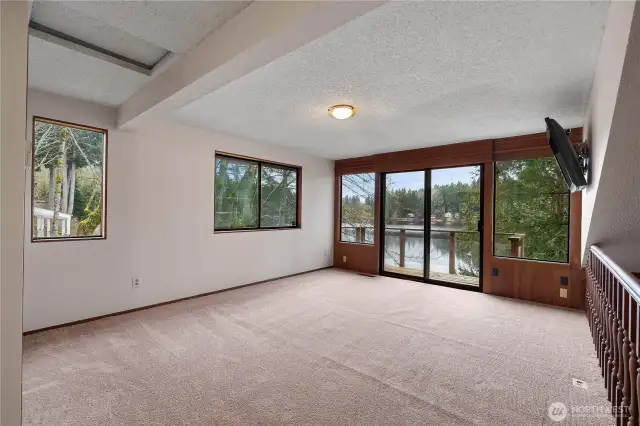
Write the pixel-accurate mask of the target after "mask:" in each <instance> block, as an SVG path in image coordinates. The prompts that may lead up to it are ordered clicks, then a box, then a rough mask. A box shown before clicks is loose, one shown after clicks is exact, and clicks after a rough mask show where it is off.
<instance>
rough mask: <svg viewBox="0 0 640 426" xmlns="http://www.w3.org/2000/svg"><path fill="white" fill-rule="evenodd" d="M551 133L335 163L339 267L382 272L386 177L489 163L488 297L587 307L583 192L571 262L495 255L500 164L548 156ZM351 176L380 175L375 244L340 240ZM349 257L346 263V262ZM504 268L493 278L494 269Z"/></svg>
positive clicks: (574, 203)
mask: <svg viewBox="0 0 640 426" xmlns="http://www.w3.org/2000/svg"><path fill="white" fill-rule="evenodd" d="M582 136H583V134H582V129H581V128H576V129H572V132H571V141H572V142H573V143H579V142H581V141H582ZM551 155H553V153H552V151H551V149H550V148H549V146H548V142H547V137H546V133H535V134H531V135H522V136H514V137H508V138H498V139H494V140H480V141H473V142H465V143H460V144H453V145H444V146H438V147H430V148H422V149H414V150H408V151H399V152H390V153H384V154H377V155H371V156H366V157H360V158H350V159H345V160H338V161H336V163H335V198H334V208H335V210H334V211H335V215H334V220H335V227H334V228H335V233H334V266H336V267H339V268H345V269H351V270H355V271H358V272H365V273H370V274H378V273H379V271H380V262H381V259H380V250H379V244H380V243H381V241H380V219H379V218H380V215H381V214H382V206H381V205H380V200H381V197H380V195H381V194H380V187H381V182H380V175H381V173H387V172H389V173H391V172H404V171H414V170H421V169H429V168H446V167H458V166H467V165H472V164H483V165H484V172H483V177H484V182H483V191H484V194H483V196H484V202H483V209H484V210H483V217H482V221H483V226H484V230H483V232H484V233H483V243H482V250H483V256H482V266H483V272H482V286H483V288H482V291H483V292H484V293H488V294H494V295H500V296H506V297H514V298H519V299H523V300H529V301H534V302H540V303H547V304H552V305H556V306H564V307H571V308H581V307H582V305H583V303H584V300H583V299H584V297H582V295H583V294H584V288H585V279H584V271H583V270H582V269H581V258H580V241H581V235H580V232H581V200H582V195H581V194H580V193H574V194H572V195H571V198H570V203H571V205H570V212H569V215H570V216H569V218H570V219H569V220H570V223H569V233H570V234H569V263H559V262H558V263H551V262H540V261H534V260H526V259H511V258H500V257H495V256H493V227H494V223H493V220H494V217H493V215H494V212H493V208H494V194H495V188H494V185H495V182H494V171H495V163H494V162H495V161H498V160H518V159H527V158H539V157H549V156H551ZM352 173H376V178H377V179H376V197H375V216H376V219H375V224H374V233H375V238H376V240H375V244H374V245H373V246H371V245H361V244H349V243H342V242H340V208H341V196H340V190H341V188H340V178H341V176H342V175H345V174H352ZM343 256H347V262H346V263H344V262H343V260H342V257H343ZM494 267H496V268H498V269H499V272H498V276H496V277H494V276H493V273H492V272H493V271H492V269H493V268H494ZM562 277H568V278H569V285H568V287H567V289H568V295H567V298H566V299H565V298H560V296H559V293H560V292H559V290H560V288H562V287H561V284H560V280H561V278H562Z"/></svg>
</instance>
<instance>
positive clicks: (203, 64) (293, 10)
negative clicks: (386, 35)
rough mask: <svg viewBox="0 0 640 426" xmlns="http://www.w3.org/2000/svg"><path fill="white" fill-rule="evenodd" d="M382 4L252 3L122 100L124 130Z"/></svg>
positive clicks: (119, 117) (363, 2)
mask: <svg viewBox="0 0 640 426" xmlns="http://www.w3.org/2000/svg"><path fill="white" fill-rule="evenodd" d="M383 3H385V2H383V1H342V2H333V1H300V2H289V1H275V2H271V1H269V2H262V1H256V2H254V3H252V4H251V5H249V6H248V7H247V8H245V9H244V10H243V11H242V12H240V13H239V14H238V15H236V16H235V17H234V18H232V19H231V20H229V21H228V22H227V23H226V24H224V25H223V26H222V27H221V28H219V29H218V30H217V31H214V32H213V33H212V34H210V35H209V36H208V37H206V38H205V39H204V40H203V41H202V42H201V43H200V44H199V45H198V46H197V47H196V48H194V49H193V50H191V51H189V52H187V53H185V54H184V55H183V56H182V57H181V58H180V60H178V61H173V62H172V63H171V64H170V65H169V66H168V67H167V69H166V70H165V71H164V72H163V73H162V74H160V75H158V76H157V77H156V78H155V79H154V80H152V81H151V82H149V84H147V85H146V86H145V87H143V88H142V89H141V90H140V91H139V92H138V93H136V94H135V95H133V96H132V97H131V98H130V99H129V100H128V101H127V102H125V103H124V104H123V105H122V106H121V107H120V109H119V111H118V125H119V126H124V125H127V124H130V123H132V122H133V121H134V120H137V119H139V118H141V117H142V116H143V115H146V114H148V113H150V112H151V111H154V112H158V111H164V110H169V109H172V108H179V107H181V106H183V105H185V104H187V103H189V102H191V101H194V100H196V99H198V98H200V97H202V96H204V95H206V94H207V93H210V92H212V91H214V90H216V89H218V88H220V87H222V86H224V85H226V84H228V83H230V82H232V81H234V80H237V79H238V78H240V77H242V76H244V75H246V74H248V73H250V72H251V71H253V70H255V69H257V68H260V67H262V66H264V65H266V64H268V63H270V62H272V61H274V60H276V59H278V58H280V57H282V56H284V55H286V54H288V53H290V52H292V51H294V50H295V49H297V48H299V47H300V46H302V45H304V44H306V43H309V42H310V41H312V40H315V39H317V38H319V37H321V36H323V35H325V34H327V33H328V32H330V31H332V30H334V29H336V28H338V27H340V26H342V25H344V24H345V23H347V22H349V21H351V20H353V19H355V18H357V17H359V16H361V15H364V14H365V13H367V12H369V11H371V10H373V9H375V8H377V7H378V6H380V5H381V4H383Z"/></svg>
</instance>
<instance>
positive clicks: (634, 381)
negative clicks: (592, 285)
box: [628, 295, 638, 426]
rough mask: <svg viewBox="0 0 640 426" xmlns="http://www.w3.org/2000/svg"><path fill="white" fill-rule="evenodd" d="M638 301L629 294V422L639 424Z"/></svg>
mask: <svg viewBox="0 0 640 426" xmlns="http://www.w3.org/2000/svg"><path fill="white" fill-rule="evenodd" d="M637 331H638V302H637V301H636V300H635V299H634V298H633V297H632V296H631V295H629V330H628V334H629V424H630V425H634V426H635V425H637V424H638V374H637V371H638V358H637V357H636V348H637V347H638V346H637V345H638V336H637Z"/></svg>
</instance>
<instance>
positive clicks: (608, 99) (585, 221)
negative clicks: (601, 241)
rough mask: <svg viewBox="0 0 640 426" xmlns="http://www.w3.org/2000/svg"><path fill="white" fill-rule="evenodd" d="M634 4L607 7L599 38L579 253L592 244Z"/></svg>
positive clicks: (587, 133)
mask: <svg viewBox="0 0 640 426" xmlns="http://www.w3.org/2000/svg"><path fill="white" fill-rule="evenodd" d="M634 7H635V3H634V2H631V1H620V2H612V3H611V5H610V6H609V15H608V18H607V26H606V28H605V31H604V35H603V37H602V45H601V46H600V54H599V57H598V64H597V67H596V73H595V76H594V79H593V87H592V89H591V97H590V99H589V106H588V108H587V116H586V117H585V124H584V137H585V139H586V140H588V141H589V145H590V146H589V147H590V162H591V183H590V184H589V186H588V187H587V189H586V190H585V191H584V192H583V194H582V242H581V244H582V254H583V257H584V254H585V250H586V249H587V248H588V247H589V245H591V244H593V240H592V239H589V238H588V236H589V229H590V227H591V218H592V214H593V207H594V204H595V200H596V194H597V193H598V187H599V184H600V172H601V170H602V164H603V162H604V157H605V153H606V150H607V144H608V143H609V133H610V130H611V122H612V120H613V112H614V109H615V106H616V99H617V98H618V88H619V86H620V77H621V76H622V66H623V64H624V58H625V54H626V51H627V43H628V40H629V30H630V29H631V18H632V17H633V9H634Z"/></svg>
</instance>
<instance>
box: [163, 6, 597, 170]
mask: <svg viewBox="0 0 640 426" xmlns="http://www.w3.org/2000/svg"><path fill="white" fill-rule="evenodd" d="M608 6H609V5H608V3H606V2H561V3H558V2H393V3H388V4H385V5H383V6H381V7H380V8H378V9H376V10H374V11H372V12H370V13H368V14H366V15H363V16H362V17H360V18H357V19H356V20H354V21H352V22H350V23H348V24H346V25H344V26H343V27H341V28H338V29H337V30H335V31H333V32H332V33H329V34H328V35H326V36H324V37H322V38H320V39H317V40H315V41H313V42H311V43H309V44H307V45H305V46H303V47H301V48H300V49H298V50H296V51H294V52H292V53H291V54H289V55H287V56H285V57H283V58H281V59H279V60H276V61H274V62H272V63H270V64H268V65H266V66H264V67H262V68H261V69H259V70H257V71H254V72H253V73H251V74H248V75H247V76H245V77H243V78H241V79H239V80H236V81H234V82H232V83H230V84H228V85H227V86H224V87H222V88H221V89H219V90H217V91H215V92H213V93H210V94H208V95H206V96H204V97H203V98H200V99H199V100H197V101H195V102H193V103H191V104H189V105H187V106H185V107H183V108H182V109H180V110H179V111H177V112H175V113H174V114H175V117H176V118H178V119H179V120H181V121H184V122H187V123H189V124H194V125H199V126H204V127H209V128H212V129H215V130H218V131H222V132H226V133H230V134H236V135H240V136H244V137H248V138H252V139H257V140H262V141H266V142H272V143H276V144H281V145H286V146H292V147H296V148H300V149H304V150H306V151H308V152H310V153H312V154H316V155H320V156H323V157H327V158H334V159H337V158H347V157H353V156H359V155H366V154H372V153H377V152H386V151H394V150H402V149H408V148H414V147H425V146H434V145H442V144H447V143H454V142H460V141H468V140H476V139H483V138H492V137H501V136H511V135H517V134H526V133H531V132H539V131H543V130H544V120H543V118H544V117H545V116H547V115H550V116H553V117H555V118H556V119H558V120H559V122H560V123H561V124H562V125H564V126H565V127H571V126H578V125H581V124H582V121H583V117H584V113H585V107H586V104H587V102H588V96H589V90H590V87H591V83H592V79H593V74H594V69H595V64H596V60H597V57H598V51H599V48H600V41H601V38H602V33H603V27H604V23H605V20H606V15H607V10H608ZM337 103H350V104H354V105H356V107H357V110H358V112H357V114H356V116H355V117H354V118H352V119H349V120H344V121H338V120H334V119H331V118H330V117H329V116H328V115H327V108H328V107H329V106H330V105H332V104H337Z"/></svg>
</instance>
